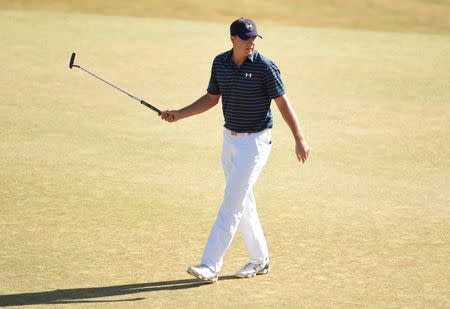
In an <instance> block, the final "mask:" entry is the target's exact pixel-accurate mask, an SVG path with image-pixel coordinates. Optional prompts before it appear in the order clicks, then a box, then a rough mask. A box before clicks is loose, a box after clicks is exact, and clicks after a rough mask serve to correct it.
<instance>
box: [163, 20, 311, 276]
mask: <svg viewBox="0 0 450 309" xmlns="http://www.w3.org/2000/svg"><path fill="white" fill-rule="evenodd" d="M230 35H231V37H230V38H231V42H232V44H233V48H232V50H230V51H227V52H224V53H222V54H220V55H218V56H217V57H216V58H215V59H214V62H213V65H212V70H211V78H210V81H209V85H208V89H207V93H206V94H205V95H203V96H202V97H200V98H199V99H198V100H197V101H195V102H194V103H192V104H191V105H188V106H186V107H184V108H182V109H179V110H170V111H164V112H163V113H162V114H161V118H162V119H164V120H166V121H168V122H175V121H178V120H180V119H183V118H186V117H190V116H194V115H197V114H200V113H202V112H205V111H207V110H209V109H210V108H212V107H213V106H215V105H216V104H217V103H218V102H219V98H220V96H222V110H223V115H224V119H225V125H224V133H223V149H222V165H223V169H224V173H225V177H226V188H225V194H224V199H223V202H222V205H221V207H220V209H219V212H218V214H217V218H216V221H215V222H214V225H213V227H212V229H211V232H210V234H209V237H208V240H207V242H206V246H205V249H204V251H203V256H202V258H201V264H199V265H196V266H191V267H189V268H188V270H187V272H188V273H189V274H191V275H193V276H195V277H197V278H199V279H202V280H205V281H209V282H215V281H217V279H218V274H219V272H220V270H221V268H222V265H223V257H224V255H225V253H226V251H227V249H228V248H229V246H230V244H231V242H232V240H233V237H234V235H235V232H236V230H237V228H238V227H239V229H240V231H241V233H242V236H243V239H244V242H245V246H246V248H247V251H248V254H249V256H250V259H249V262H248V263H247V264H246V265H245V266H244V267H242V268H241V269H240V270H239V271H238V272H237V273H236V277H239V278H249V277H253V276H255V275H259V274H266V273H268V272H269V271H270V266H269V253H268V249H267V244H266V240H265V237H264V233H263V230H262V227H261V223H260V221H259V217H258V214H257V212H256V204H255V198H254V195H253V185H254V184H255V182H256V180H257V178H258V176H259V174H260V172H261V170H262V168H263V167H264V165H265V164H266V162H267V159H268V158H269V154H270V151H271V149H272V140H271V128H272V112H271V109H270V103H271V101H272V99H273V100H274V101H275V102H276V104H277V107H278V109H279V110H280V112H281V114H282V116H283V119H284V120H285V121H286V123H287V124H288V126H289V127H290V129H291V131H292V134H293V136H294V140H295V153H296V156H297V158H298V160H299V161H301V162H303V163H304V162H305V161H306V159H307V158H308V155H309V152H310V149H309V146H308V144H307V143H306V140H305V137H304V135H303V133H302V131H301V129H300V125H299V123H298V120H297V117H296V115H295V112H294V110H293V109H292V107H291V105H290V104H289V102H288V99H287V96H286V95H285V88H284V85H283V83H282V81H281V78H280V71H279V70H278V68H277V66H276V65H275V64H274V63H273V62H272V61H270V60H269V59H267V58H265V57H264V56H263V55H261V54H259V53H258V52H257V51H256V50H255V40H256V38H257V37H260V38H261V36H260V35H259V34H258V32H257V29H256V24H255V23H254V22H253V21H251V20H250V19H245V18H240V19H237V20H235V21H234V22H233V23H232V24H231V26H230Z"/></svg>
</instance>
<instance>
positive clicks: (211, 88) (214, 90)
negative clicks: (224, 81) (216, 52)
mask: <svg viewBox="0 0 450 309" xmlns="http://www.w3.org/2000/svg"><path fill="white" fill-rule="evenodd" d="M215 67H216V61H214V62H213V65H212V68H211V77H210V78H209V84H208V89H207V91H208V93H210V94H214V95H218V94H220V86H219V83H218V82H217V76H216V68H215Z"/></svg>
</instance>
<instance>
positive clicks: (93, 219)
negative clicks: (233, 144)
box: [0, 11, 450, 308]
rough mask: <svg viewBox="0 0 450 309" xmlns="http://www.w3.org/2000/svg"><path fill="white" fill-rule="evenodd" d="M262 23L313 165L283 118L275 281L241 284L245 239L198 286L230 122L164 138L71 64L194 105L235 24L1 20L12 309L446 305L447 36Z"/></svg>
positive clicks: (214, 117)
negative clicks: (216, 275) (57, 308)
mask: <svg viewBox="0 0 450 309" xmlns="http://www.w3.org/2000/svg"><path fill="white" fill-rule="evenodd" d="M258 26H259V30H260V31H261V33H262V34H263V36H264V40H260V41H258V42H257V49H258V50H259V51H260V52H261V53H262V54H264V55H266V56H267V57H269V58H271V59H273V60H274V61H275V62H276V63H277V64H278V66H279V67H280V69H281V72H282V77H283V80H284V82H285V84H286V87H287V90H288V92H287V94H288V96H289V97H290V99H291V101H292V104H293V106H294V108H295V110H296V111H297V113H298V115H299V116H300V119H301V123H302V127H303V130H304V131H305V134H306V136H307V138H308V142H309V143H310V145H311V147H312V154H311V157H310V160H309V161H308V162H307V164H305V165H299V164H298V163H297V162H296V159H295V154H294V144H293V139H292V136H291V133H290V132H289V129H288V127H287V126H286V125H285V124H284V123H283V120H282V119H281V116H280V114H279V112H278V110H277V109H276V107H275V105H273V107H274V109H273V110H274V116H275V127H274V129H273V141H274V146H273V151H272V155H271V158H270V159H269V162H268V164H267V166H266V168H265V170H264V171H263V173H262V175H261V177H260V179H259V181H258V183H257V184H256V187H255V194H256V200H257V207H258V212H259V214H260V217H261V221H262V224H263V227H264V231H265V234H266V237H267V241H268V245H269V249H270V252H271V266H272V271H271V273H270V274H268V275H267V276H258V277H256V278H253V279H248V280H234V279H232V278H231V277H230V275H232V274H234V273H235V271H236V270H238V269H239V268H240V267H241V266H242V265H243V264H245V263H246V262H247V258H246V253H245V250H244V248H243V244H242V240H241V238H240V236H239V235H238V236H237V238H236V239H235V241H234V242H233V244H232V247H231V249H230V251H229V252H228V254H227V255H226V257H225V265H224V269H223V272H222V273H221V275H222V276H225V277H222V278H221V279H219V281H218V283H217V284H214V285H203V284H201V285H200V284H198V283H197V281H195V280H193V279H192V278H191V277H190V276H189V275H188V274H187V273H186V272H185V270H186V268H187V267H188V266H189V265H191V264H196V263H197V262H198V259H199V258H200V255H201V252H202V249H203V246H204V243H205V241H206V237H207V235H208V232H209V230H210V228H211V225H212V223H213V220H214V218H215V215H216V211H217V209H218V206H219V204H220V201H221V198H222V194H223V187H224V177H223V173H222V169H221V166H220V149H221V133H222V127H221V126H222V121H223V120H222V115H221V108H220V106H216V107H215V108H214V109H212V110H210V111H208V112H207V113H205V114H202V115H200V116H198V117H196V118H192V119H186V120H183V121H180V122H178V123H175V124H167V123H163V122H162V121H160V120H159V119H158V117H157V116H156V115H155V113H153V112H151V111H149V110H148V109H147V108H145V107H143V106H141V105H140V104H138V103H136V102H135V101H134V100H131V99H130V98H128V97H127V96H126V95H123V94H122V93H120V92H118V91H116V90H114V89H112V88H110V87H108V86H107V85H104V84H103V83H101V82H99V81H97V80H95V79H94V78H92V77H90V76H88V75H87V74H85V73H83V72H81V71H80V70H77V69H72V70H69V68H68V62H69V57H70V55H71V53H72V52H73V51H75V52H77V60H76V61H77V63H78V64H80V65H81V66H84V67H86V68H88V69H90V70H92V71H93V72H95V73H98V74H99V75H101V76H102V77H104V78H105V79H107V80H108V81H111V82H113V83H115V84H117V85H119V86H120V87H123V88H124V89H126V90H128V91H129V92H132V93H133V94H136V95H137V96H139V97H142V98H143V99H145V100H148V101H149V102H150V103H151V104H154V105H155V106H157V107H158V108H160V109H163V110H164V109H168V108H177V107H182V106H184V105H186V104H189V103H191V102H192V101H193V100H195V99H197V98H198V97H199V96H200V95H202V94H203V93H204V92H205V90H206V87H207V83H208V80H209V73H210V66H211V61H212V59H213V57H214V56H215V55H216V54H218V53H220V52H222V51H224V50H226V49H228V48H230V44H229V41H228V33H227V31H228V23H212V22H193V21H179V20H169V19H152V18H135V17H105V16H98V15H83V14H66V13H44V12H19V11H0V27H1V29H7V30H8V31H2V33H1V34H0V38H1V41H2V43H3V47H2V49H0V59H2V71H1V74H0V91H1V93H2V95H1V104H0V130H1V132H2V133H1V138H0V154H1V156H0V170H1V178H0V194H1V217H0V220H1V221H0V243H1V246H0V278H1V279H0V280H1V285H0V306H2V305H7V304H16V305H19V304H35V305H37V306H33V308H48V307H50V308H51V307H52V306H49V304H62V303H72V305H73V307H76V308H84V307H86V308H91V307H98V308H105V307H106V308H108V307H111V308H115V307H125V306H126V307H129V308H158V307H159V308H166V307H169V308H170V307H205V308H206V307H211V306H217V307H225V306H229V307H238V306H245V305H247V306H254V307H267V308H273V307H276V306H283V307H322V308H323V307H338V308H339V307H340V308H349V307H384V308H385V307H435V308H445V307H449V306H450V296H449V295H448V287H449V286H450V279H449V277H448V270H449V267H450V248H449V239H448V235H450V224H449V222H450V209H449V202H450V200H449V184H450V182H449V170H450V147H449V146H448V139H449V136H450V127H449V125H448V120H449V119H450V88H449V86H448V85H449V83H448V81H449V80H450V57H449V55H450V40H449V37H448V36H444V35H425V34H412V33H410V34H402V33H384V32H368V31H367V32H364V31H350V30H338V29H318V28H317V29H316V28H301V27H282V26H273V25H272V26H268V25H266V24H261V25H258ZM200 34H201V35H200ZM205 38H207V39H206V40H205ZM8 295H9V296H8Z"/></svg>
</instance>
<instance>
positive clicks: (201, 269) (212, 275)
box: [187, 264, 219, 283]
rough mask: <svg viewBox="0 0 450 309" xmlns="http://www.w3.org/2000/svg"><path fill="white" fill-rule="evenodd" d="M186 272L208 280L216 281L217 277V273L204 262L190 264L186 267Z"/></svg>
mask: <svg viewBox="0 0 450 309" xmlns="http://www.w3.org/2000/svg"><path fill="white" fill-rule="evenodd" d="M187 272H188V274H190V275H192V276H194V277H196V278H198V279H200V280H203V281H208V282H213V283H214V282H216V281H217V280H218V279H219V274H218V273H216V272H214V271H212V270H211V268H209V267H208V266H206V265H204V264H200V265H195V266H191V267H189V268H188V269H187Z"/></svg>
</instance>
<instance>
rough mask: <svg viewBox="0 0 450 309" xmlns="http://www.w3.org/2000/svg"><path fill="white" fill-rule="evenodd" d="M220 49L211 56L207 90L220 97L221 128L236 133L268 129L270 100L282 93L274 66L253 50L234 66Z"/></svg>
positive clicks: (283, 90)
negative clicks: (222, 123) (238, 65)
mask: <svg viewBox="0 0 450 309" xmlns="http://www.w3.org/2000/svg"><path fill="white" fill-rule="evenodd" d="M232 53H233V50H229V51H227V52H224V53H222V54H220V55H218V56H216V58H215V59H214V62H213V65H212V69H211V78H210V80H209V85H208V90H207V91H208V93H210V94H214V95H221V96H222V110H223V116H224V118H225V125H224V127H225V128H227V129H229V130H232V131H236V132H248V133H254V132H260V131H262V130H265V129H267V128H272V125H273V119H272V111H271V110H270V102H271V101H272V99H274V98H277V97H279V96H282V95H284V93H285V89H284V85H283V82H282V81H281V78H280V70H279V69H278V67H277V66H276V65H275V63H273V62H272V61H270V60H269V59H267V58H265V57H264V56H263V55H261V54H260V53H258V52H257V51H253V53H252V54H251V55H250V56H248V57H247V59H246V60H245V62H244V63H243V64H242V65H241V66H240V67H237V66H236V64H235V63H234V62H233V60H232V58H231V55H232Z"/></svg>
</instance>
